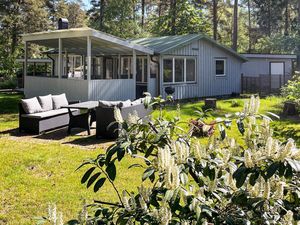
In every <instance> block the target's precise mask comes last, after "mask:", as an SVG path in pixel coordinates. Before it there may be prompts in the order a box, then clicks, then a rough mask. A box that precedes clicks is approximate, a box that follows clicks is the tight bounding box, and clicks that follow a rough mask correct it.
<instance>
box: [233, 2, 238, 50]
mask: <svg viewBox="0 0 300 225" xmlns="http://www.w3.org/2000/svg"><path fill="white" fill-rule="evenodd" d="M237 41H238V0H234V10H233V33H232V49H233V50H234V51H237Z"/></svg>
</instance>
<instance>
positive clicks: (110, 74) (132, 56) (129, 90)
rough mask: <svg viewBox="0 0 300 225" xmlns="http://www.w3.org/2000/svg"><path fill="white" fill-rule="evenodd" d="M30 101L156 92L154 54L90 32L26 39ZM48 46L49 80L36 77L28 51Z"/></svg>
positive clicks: (26, 88)
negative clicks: (58, 96) (55, 96)
mask: <svg viewBox="0 0 300 225" xmlns="http://www.w3.org/2000/svg"><path fill="white" fill-rule="evenodd" d="M23 40H24V42H25V59H24V61H25V63H24V79H25V82H24V91H25V96H26V97H33V96H38V95H46V94H59V93H63V92H65V93H66V94H67V96H68V98H69V99H72V100H77V99H79V100H82V101H85V100H99V99H104V100H125V99H135V98H137V97H139V96H138V95H139V94H137V93H136V92H137V90H139V89H138V88H137V87H139V86H140V87H143V91H149V92H154V90H155V86H156V84H157V81H156V78H155V76H151V65H153V62H152V60H151V55H153V54H154V52H153V50H152V49H150V48H147V47H144V46H142V45H139V44H134V43H132V42H129V41H126V40H123V39H120V38H117V37H115V36H112V35H109V34H106V33H103V32H100V31H97V30H94V29H91V28H75V29H65V30H55V31H46V32H38V33H31V34H24V35H23ZM32 44H35V45H39V46H44V47H46V49H47V50H46V51H45V52H44V54H46V55H47V57H48V58H50V59H51V60H52V61H53V63H52V65H53V68H52V70H51V71H52V72H51V73H47V76H32V73H29V70H30V68H29V67H28V65H29V64H28V55H29V54H28V52H29V48H30V46H31V45H32Z"/></svg>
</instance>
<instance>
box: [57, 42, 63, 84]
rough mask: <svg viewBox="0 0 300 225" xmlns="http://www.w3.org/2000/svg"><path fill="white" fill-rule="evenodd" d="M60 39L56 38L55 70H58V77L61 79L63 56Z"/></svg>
mask: <svg viewBox="0 0 300 225" xmlns="http://www.w3.org/2000/svg"><path fill="white" fill-rule="evenodd" d="M62 47H63V46H62V39H61V38H59V39H58V63H57V67H58V68H57V71H58V74H57V75H58V78H59V79H61V77H62V66H63V57H62Z"/></svg>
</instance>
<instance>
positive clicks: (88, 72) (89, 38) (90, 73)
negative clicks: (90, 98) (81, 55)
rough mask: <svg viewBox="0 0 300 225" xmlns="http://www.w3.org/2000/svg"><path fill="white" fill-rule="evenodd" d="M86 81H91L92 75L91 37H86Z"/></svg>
mask: <svg viewBox="0 0 300 225" xmlns="http://www.w3.org/2000/svg"><path fill="white" fill-rule="evenodd" d="M86 56H87V80H88V81H90V80H91V75H92V40H91V37H90V36H88V37H87V53H86Z"/></svg>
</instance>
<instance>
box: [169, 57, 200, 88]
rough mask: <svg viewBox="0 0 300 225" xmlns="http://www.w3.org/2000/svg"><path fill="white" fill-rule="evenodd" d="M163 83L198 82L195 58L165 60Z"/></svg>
mask: <svg viewBox="0 0 300 225" xmlns="http://www.w3.org/2000/svg"><path fill="white" fill-rule="evenodd" d="M163 81H164V82H165V83H184V82H195V81H196V60H195V58H193V57H172V58H165V59H164V60H163Z"/></svg>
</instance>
